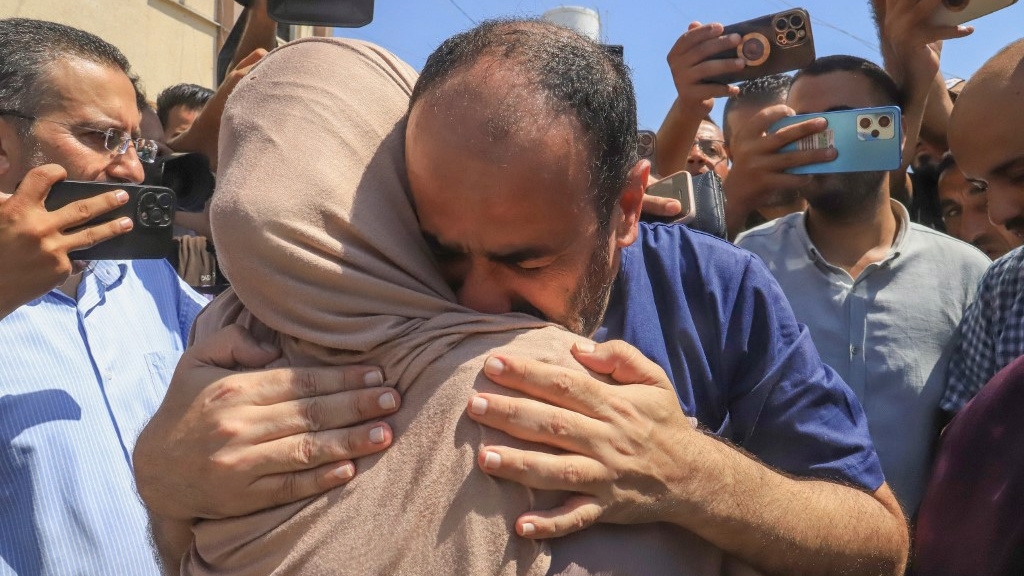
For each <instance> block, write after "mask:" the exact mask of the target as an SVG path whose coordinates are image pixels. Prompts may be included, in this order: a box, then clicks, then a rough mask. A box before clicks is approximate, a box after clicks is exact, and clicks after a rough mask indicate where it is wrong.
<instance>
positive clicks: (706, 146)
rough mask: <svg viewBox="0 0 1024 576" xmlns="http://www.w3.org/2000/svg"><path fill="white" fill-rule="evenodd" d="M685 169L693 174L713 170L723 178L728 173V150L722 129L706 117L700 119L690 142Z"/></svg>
mask: <svg viewBox="0 0 1024 576" xmlns="http://www.w3.org/2000/svg"><path fill="white" fill-rule="evenodd" d="M685 170H686V171H687V172H689V173H690V174H692V175H693V176H699V175H700V174H703V173H705V172H714V173H715V174H718V177H719V178H721V179H723V180H725V177H726V176H728V175H729V152H728V151H727V150H726V148H725V136H724V135H723V134H722V129H721V128H719V127H718V125H717V124H715V123H714V122H712V121H711V120H709V119H707V118H705V119H704V120H702V121H701V123H700V128H697V135H696V136H695V137H694V139H693V143H692V144H690V151H689V152H688V153H687V156H686V168H685Z"/></svg>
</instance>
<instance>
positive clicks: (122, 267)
mask: <svg viewBox="0 0 1024 576" xmlns="http://www.w3.org/2000/svg"><path fill="white" fill-rule="evenodd" d="M86 273H87V274H88V273H91V274H93V275H95V276H96V281H97V282H99V283H100V284H101V285H102V286H103V287H104V288H110V287H111V286H113V285H114V284H116V283H118V282H119V281H120V280H121V279H122V278H124V275H125V274H127V273H128V265H127V264H126V263H124V262H118V261H114V260H93V261H91V262H89V263H88V264H87V265H86Z"/></svg>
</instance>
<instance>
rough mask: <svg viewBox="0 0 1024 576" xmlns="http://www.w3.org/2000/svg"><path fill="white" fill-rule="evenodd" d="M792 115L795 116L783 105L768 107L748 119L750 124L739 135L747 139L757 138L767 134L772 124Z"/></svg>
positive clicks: (790, 109) (791, 110) (793, 112)
mask: <svg viewBox="0 0 1024 576" xmlns="http://www.w3.org/2000/svg"><path fill="white" fill-rule="evenodd" d="M794 114H796V112H795V111H794V110H793V109H792V108H790V107H789V106H786V105H785V104H775V105H773V106H768V107H767V108H765V109H763V110H761V111H760V112H758V113H757V114H754V115H753V116H752V117H751V118H750V122H748V123H747V126H746V128H745V129H743V130H741V134H743V135H744V136H745V137H747V138H749V137H751V136H756V137H759V136H761V135H762V134H764V133H765V132H767V131H768V128H770V127H771V125H772V124H775V123H776V122H778V121H779V120H782V119H783V118H785V117H787V116H792V115H794Z"/></svg>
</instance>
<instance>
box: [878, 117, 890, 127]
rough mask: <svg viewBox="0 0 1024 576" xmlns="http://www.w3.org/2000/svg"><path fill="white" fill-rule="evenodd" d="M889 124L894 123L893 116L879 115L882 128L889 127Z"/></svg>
mask: <svg viewBox="0 0 1024 576" xmlns="http://www.w3.org/2000/svg"><path fill="white" fill-rule="evenodd" d="M889 124H892V118H889V117H888V116H879V117H878V125H879V126H881V127H882V128H888V127H889Z"/></svg>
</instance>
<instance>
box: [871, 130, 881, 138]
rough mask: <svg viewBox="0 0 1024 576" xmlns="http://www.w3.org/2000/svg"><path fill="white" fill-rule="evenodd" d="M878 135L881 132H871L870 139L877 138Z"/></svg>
mask: <svg viewBox="0 0 1024 576" xmlns="http://www.w3.org/2000/svg"><path fill="white" fill-rule="evenodd" d="M879 134H881V132H879V131H878V130H872V131H871V137H872V138H878V135H879Z"/></svg>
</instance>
